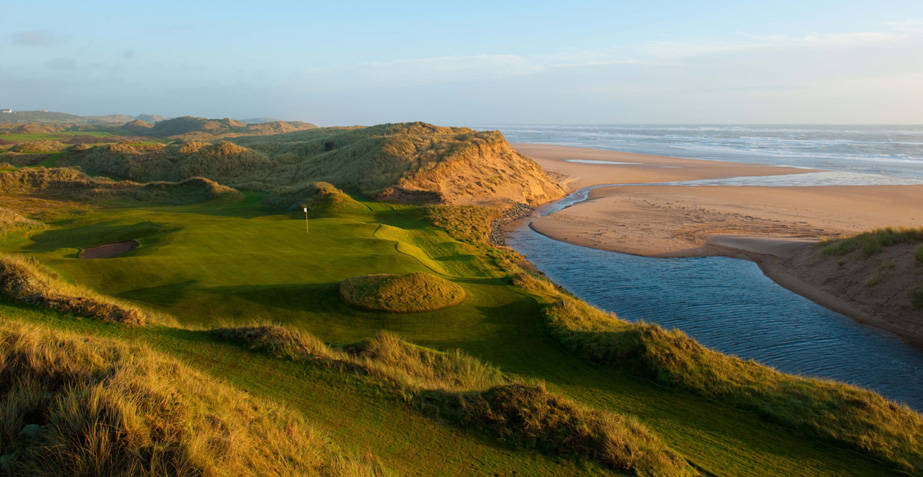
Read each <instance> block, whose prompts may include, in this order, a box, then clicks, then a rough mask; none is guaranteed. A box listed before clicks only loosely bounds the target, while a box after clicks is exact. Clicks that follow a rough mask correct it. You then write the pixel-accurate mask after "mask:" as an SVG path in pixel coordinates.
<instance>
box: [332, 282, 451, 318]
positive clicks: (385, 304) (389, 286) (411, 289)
mask: <svg viewBox="0 0 923 477" xmlns="http://www.w3.org/2000/svg"><path fill="white" fill-rule="evenodd" d="M340 297H341V298H343V301H344V302H346V303H347V304H348V305H351V306H355V307H358V308H362V309H366V310H376V311H389V312H396V313H408V312H418V311H431V310H439V309H442V308H447V307H450V306H454V305H457V304H459V303H461V302H462V301H464V299H465V289H464V288H462V287H461V286H460V285H458V284H456V283H453V282H451V281H449V280H446V279H444V278H440V277H437V276H436V275H432V274H429V273H426V272H415V273H409V274H407V275H367V276H362V277H353V278H348V279H346V280H343V281H342V282H340Z"/></svg>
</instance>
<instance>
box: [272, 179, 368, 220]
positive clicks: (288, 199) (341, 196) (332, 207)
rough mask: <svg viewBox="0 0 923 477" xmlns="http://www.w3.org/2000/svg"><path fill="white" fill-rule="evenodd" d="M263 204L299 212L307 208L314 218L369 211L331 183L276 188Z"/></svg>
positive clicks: (312, 183) (310, 183) (311, 183)
mask: <svg viewBox="0 0 923 477" xmlns="http://www.w3.org/2000/svg"><path fill="white" fill-rule="evenodd" d="M263 203H264V204H265V205H266V206H268V207H270V208H274V209H280V210H297V211H299V212H300V211H301V209H302V208H303V207H306V208H307V209H308V215H309V216H310V217H312V218H316V217H334V216H337V215H344V214H361V213H366V212H368V211H369V209H368V208H367V207H366V206H364V205H362V204H361V203H360V202H359V201H357V200H355V199H353V198H352V197H350V196H349V194H347V193H345V192H343V191H341V190H340V189H337V188H336V187H334V186H333V184H331V183H329V182H308V183H305V184H300V185H294V186H282V187H276V188H274V189H273V190H272V191H271V192H270V193H269V195H268V196H267V197H266V198H265V199H264V200H263Z"/></svg>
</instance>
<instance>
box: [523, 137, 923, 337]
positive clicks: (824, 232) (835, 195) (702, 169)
mask: <svg viewBox="0 0 923 477" xmlns="http://www.w3.org/2000/svg"><path fill="white" fill-rule="evenodd" d="M515 147H516V148H517V150H519V151H520V152H522V153H523V154H526V155H527V156H529V157H531V158H533V159H535V160H536V162H538V163H539V164H540V165H541V166H542V167H544V168H546V169H547V170H549V171H551V172H552V173H553V174H555V175H556V176H558V177H559V178H561V179H562V180H563V182H564V183H565V184H567V185H568V186H569V188H570V189H571V190H575V189H579V188H583V187H588V186H593V185H600V184H646V183H648V184H649V183H655V182H669V181H681V180H697V179H711V178H725V177H739V176H765V175H778V174H793V173H804V172H814V171H809V170H806V169H792V168H786V167H773V166H763V165H753V164H739V163H726V162H718V161H698V160H691V159H675V158H665V157H661V156H649V155H643V154H630V153H622V152H617V151H598V150H592V149H582V148H570V147H563V146H546V145H527V144H517V145H516V146H515ZM568 159H578V160H591V161H610V162H629V163H632V164H602V163H601V164H588V163H574V162H568ZM667 166H668V167H667ZM529 226H530V227H532V228H533V229H534V230H535V231H537V232H539V233H541V234H543V235H546V236H548V237H551V238H553V239H556V240H561V241H564V242H568V243H573V244H576V245H581V246H586V247H592V248H597V249H603V250H611V251H616V252H622V253H630V254H634V255H642V256H652V257H677V256H680V257H691V256H708V255H722V256H731V257H737V258H745V259H749V260H752V261H754V262H756V263H757V264H759V266H760V268H761V269H762V270H763V271H764V273H766V275H767V276H769V277H770V278H772V279H773V280H775V281H776V282H777V283H779V284H780V285H782V286H783V287H785V288H788V289H789V290H791V291H793V292H795V293H798V294H800V295H802V296H805V297H807V298H809V299H811V300H813V301H815V302H816V303H818V304H820V305H823V306H825V307H827V308H830V309H833V310H835V311H838V312H840V313H843V314H845V315H847V316H850V317H852V318H854V319H857V320H858V321H862V322H864V323H867V324H870V325H873V326H877V327H880V328H883V329H887V330H889V331H891V332H894V333H896V334H898V335H899V336H901V337H903V338H905V339H906V340H908V341H909V342H910V343H912V344H914V345H915V346H917V347H919V348H921V349H923V321H920V320H917V319H916V318H915V317H914V316H915V315H916V313H908V312H901V311H900V310H887V309H882V307H881V306H868V305H869V304H868V303H863V302H861V301H857V300H855V299H853V297H850V296H848V294H844V293H842V292H840V290H837V289H835V288H832V287H831V286H829V284H828V283H827V282H830V281H831V280H829V277H828V276H825V275H824V274H823V273H820V272H818V273H813V271H812V265H811V263H808V261H809V257H811V256H814V255H816V250H815V249H814V248H813V246H812V244H814V243H816V242H817V241H819V240H823V239H826V238H833V237H840V236H844V235H853V234H856V233H860V232H864V231H868V230H871V229H875V228H881V227H921V226H923V185H914V186H817V187H759V186H747V187H745V186H664V185H623V186H615V187H600V188H598V189H594V190H592V191H591V192H590V194H589V196H588V198H587V200H586V201H584V202H581V203H578V204H575V205H573V206H570V207H568V208H565V209H563V210H561V211H558V212H555V213H553V214H550V215H546V216H542V217H535V216H533V217H531V218H530V223H529ZM826 273H827V274H828V275H829V274H834V275H835V274H836V273H837V272H836V271H835V270H833V271H827V272H826ZM876 305H877V304H876ZM918 322H919V323H918Z"/></svg>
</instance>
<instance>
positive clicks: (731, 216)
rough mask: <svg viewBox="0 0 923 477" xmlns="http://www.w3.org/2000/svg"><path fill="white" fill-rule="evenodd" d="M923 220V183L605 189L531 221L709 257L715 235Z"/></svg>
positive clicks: (607, 245) (548, 230) (571, 233)
mask: <svg viewBox="0 0 923 477" xmlns="http://www.w3.org/2000/svg"><path fill="white" fill-rule="evenodd" d="M921 225H923V186H826V187H741V186H694V187H693V186H621V187H611V188H610V187H606V188H601V189H596V190H593V191H592V192H591V193H590V195H589V197H588V200H587V201H586V202H582V203H579V204H576V205H574V206H571V207H568V208H566V209H564V210H562V211H560V212H557V213H554V214H551V215H548V216H545V217H539V218H537V219H535V220H534V221H533V223H532V227H533V228H534V229H535V230H536V231H538V232H541V233H543V234H545V235H548V236H549V237H552V238H555V239H558V240H564V241H567V242H570V243H574V244H577V245H583V246H586V247H594V248H600V249H605V250H615V251H619V252H626V253H633V254H637V255H649V256H696V255H708V254H709V253H710V252H709V250H708V246H709V238H710V237H713V236H717V235H744V236H753V237H765V238H784V239H793V238H794V239H802V240H819V239H825V238H831V237H839V236H843V235H851V234H856V233H860V232H864V231H867V230H870V229H875V228H880V227H889V226H893V227H901V226H905V227H912V226H921ZM722 245H724V246H731V247H735V246H736V245H739V244H734V243H731V242H728V241H727V240H726V239H725V242H724V243H723V244H722ZM749 245H750V246H752V245H753V244H752V243H749Z"/></svg>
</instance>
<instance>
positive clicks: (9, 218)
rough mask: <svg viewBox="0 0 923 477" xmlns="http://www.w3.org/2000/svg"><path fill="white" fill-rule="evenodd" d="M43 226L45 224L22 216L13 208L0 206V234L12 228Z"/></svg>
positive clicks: (36, 227) (37, 227)
mask: <svg viewBox="0 0 923 477" xmlns="http://www.w3.org/2000/svg"><path fill="white" fill-rule="evenodd" d="M44 227H45V224H43V223H42V222H39V221H37V220H32V219H30V218H28V217H23V216H22V215H20V214H18V213H16V212H14V211H13V210H10V209H7V208H5V207H0V236H2V235H3V234H5V233H7V232H9V231H12V230H19V229H41V228H44Z"/></svg>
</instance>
